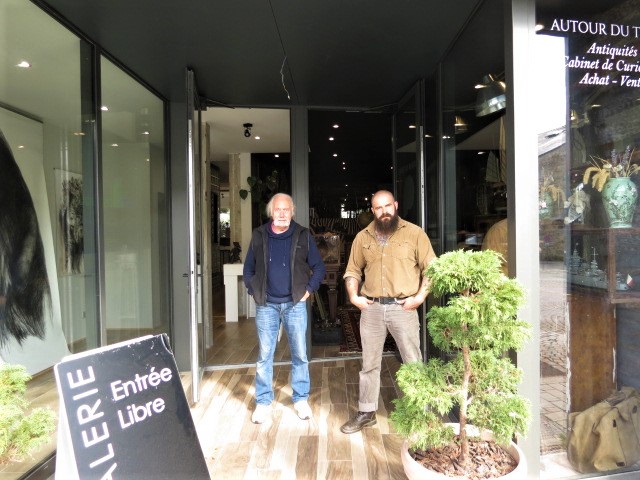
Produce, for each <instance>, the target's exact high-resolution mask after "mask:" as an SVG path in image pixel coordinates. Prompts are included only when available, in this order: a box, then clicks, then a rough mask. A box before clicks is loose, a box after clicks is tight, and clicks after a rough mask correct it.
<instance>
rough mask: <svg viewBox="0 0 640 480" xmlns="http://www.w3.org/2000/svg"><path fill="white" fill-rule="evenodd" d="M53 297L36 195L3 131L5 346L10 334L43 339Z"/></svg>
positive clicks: (1, 328) (1, 341) (0, 316)
mask: <svg viewBox="0 0 640 480" xmlns="http://www.w3.org/2000/svg"><path fill="white" fill-rule="evenodd" d="M49 295H50V289H49V280H48V277H47V268H46V264H45V256H44V248H43V245H42V238H41V237H40V229H39V227H38V219H37V217H36V210H35V207H34V204H33V199H32V198H31V194H30V193H29V190H28V188H27V185H26V183H25V181H24V179H23V177H22V173H21V172H20V169H19V168H18V164H17V163H16V161H15V159H14V157H13V154H12V152H11V149H10V148H9V144H8V143H7V141H6V139H5V137H4V134H3V133H2V132H1V131H0V346H3V345H5V344H6V343H7V341H8V340H9V339H10V338H11V337H13V338H15V339H16V340H17V341H18V343H22V341H23V340H24V339H25V338H27V337H28V336H31V335H33V336H36V337H38V338H44V333H45V322H44V305H45V304H44V300H45V299H50V296H49Z"/></svg>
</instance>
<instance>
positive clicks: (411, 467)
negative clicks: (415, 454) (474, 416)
mask: <svg viewBox="0 0 640 480" xmlns="http://www.w3.org/2000/svg"><path fill="white" fill-rule="evenodd" d="M450 425H451V427H453V429H454V430H455V431H456V433H457V432H459V431H460V426H459V425H458V424H457V423H452V424H450ZM474 428H475V427H472V426H467V432H469V431H470V430H471V429H474ZM476 432H477V430H476ZM473 434H474V435H477V433H473ZM481 438H482V439H483V440H490V439H491V433H490V432H488V434H483V435H482V436H481ZM506 450H507V452H509V453H510V454H511V456H512V457H513V458H514V459H515V460H516V461H517V462H518V466H517V467H516V468H515V470H513V471H512V472H510V473H508V474H506V475H503V476H502V477H499V478H500V479H502V480H526V478H527V460H526V458H525V456H524V453H523V452H522V450H521V449H520V447H518V445H516V444H515V443H513V442H511V443H510V445H509V446H508V447H507V448H506ZM400 455H401V458H402V466H403V467H404V473H405V474H406V475H407V478H408V479H409V480H454V479H456V478H460V479H462V478H463V477H449V476H447V475H443V474H441V473H438V472H435V471H434V470H431V469H429V468H427V467H425V466H424V465H422V464H420V463H418V462H416V461H415V460H414V459H413V458H411V455H410V454H409V442H408V441H406V440H405V441H404V442H403V444H402V450H401V451H400Z"/></svg>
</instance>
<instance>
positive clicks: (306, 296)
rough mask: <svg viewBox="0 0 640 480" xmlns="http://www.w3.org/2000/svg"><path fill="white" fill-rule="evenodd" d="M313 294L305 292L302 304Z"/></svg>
mask: <svg viewBox="0 0 640 480" xmlns="http://www.w3.org/2000/svg"><path fill="white" fill-rule="evenodd" d="M310 296H311V294H310V293H309V292H304V296H303V297H302V298H301V299H300V301H301V302H304V301H305V300H306V299H307V298H309V297H310Z"/></svg>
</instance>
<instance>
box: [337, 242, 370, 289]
mask: <svg viewBox="0 0 640 480" xmlns="http://www.w3.org/2000/svg"><path fill="white" fill-rule="evenodd" d="M363 235H364V231H363V232H360V233H359V234H358V235H356V238H354V239H353V243H352V244H351V252H350V253H349V261H348V262H347V268H346V269H345V272H344V275H343V276H342V278H343V279H346V278H347V277H353V278H355V279H357V280H358V281H362V273H363V271H364V267H365V265H366V262H365V258H364V251H363V249H362V236H363Z"/></svg>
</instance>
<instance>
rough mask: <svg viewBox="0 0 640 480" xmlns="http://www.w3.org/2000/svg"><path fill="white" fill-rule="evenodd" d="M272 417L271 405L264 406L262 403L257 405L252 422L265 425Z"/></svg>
mask: <svg viewBox="0 0 640 480" xmlns="http://www.w3.org/2000/svg"><path fill="white" fill-rule="evenodd" d="M270 415H271V405H263V404H261V403H259V404H257V405H256V409H255V410H254V411H253V414H252V415H251V421H252V422H253V423H264V422H265V421H266V420H267V418H269V416H270Z"/></svg>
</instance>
